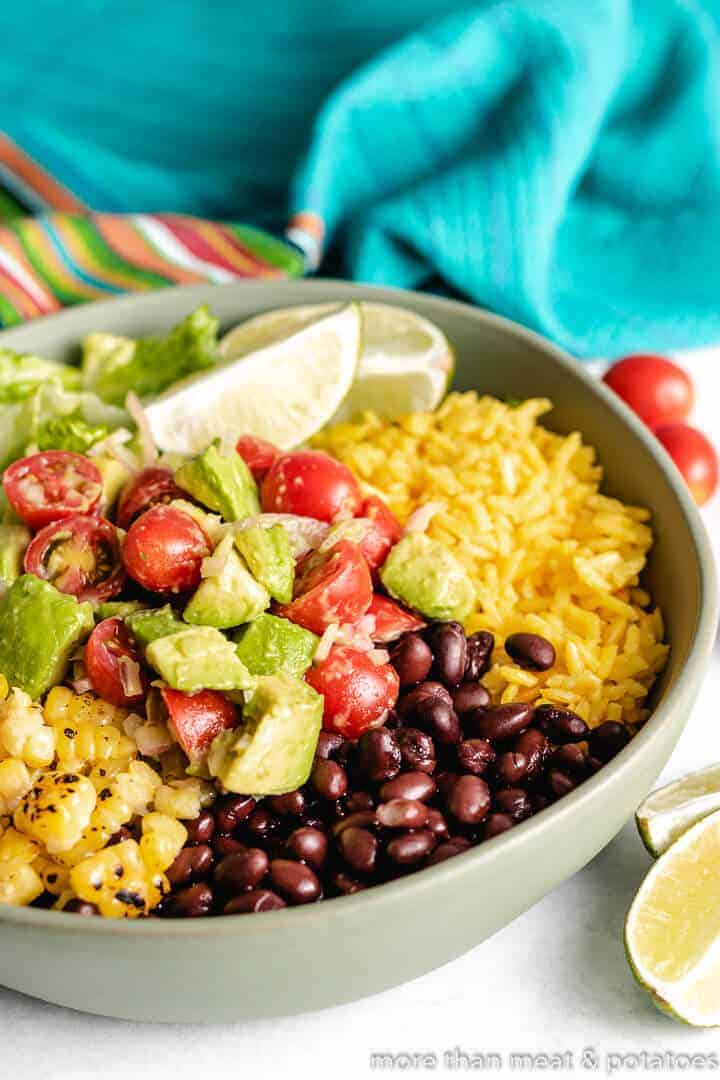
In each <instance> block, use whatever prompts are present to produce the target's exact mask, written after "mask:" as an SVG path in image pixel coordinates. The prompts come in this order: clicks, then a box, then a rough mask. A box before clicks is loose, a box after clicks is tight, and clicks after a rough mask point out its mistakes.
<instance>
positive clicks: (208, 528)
mask: <svg viewBox="0 0 720 1080" xmlns="http://www.w3.org/2000/svg"><path fill="white" fill-rule="evenodd" d="M170 506H172V507H173V509H175V510H181V511H182V513H183V514H187V515H188V517H191V518H193V520H194V521H197V523H198V525H200V527H201V528H203V529H204V530H205V532H206V533H207V535H208V537H209V539H210V540H211V541H212V543H213V545H215V544H219V543H220V541H221V540H222V538H223V536H225V534H226V533H227V530H228V527H227V525H225V524H223V522H222V520H221V519H220V518H219V517H218V515H217V514H208V513H207V512H206V511H205V510H203V509H202V508H201V507H199V506H196V505H195V503H191V502H188V501H187V499H173V500H172V501H171V503H170Z"/></svg>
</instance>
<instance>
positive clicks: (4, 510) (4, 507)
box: [0, 485, 22, 525]
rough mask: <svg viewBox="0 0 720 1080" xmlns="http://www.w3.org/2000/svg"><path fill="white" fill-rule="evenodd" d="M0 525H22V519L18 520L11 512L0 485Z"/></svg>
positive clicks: (3, 489) (13, 512) (12, 511)
mask: <svg viewBox="0 0 720 1080" xmlns="http://www.w3.org/2000/svg"><path fill="white" fill-rule="evenodd" d="M0 524H3V525H22V518H19V517H18V516H17V514H16V513H15V511H14V510H13V508H12V506H11V505H10V502H9V500H8V497H7V495H6V494H5V488H4V487H3V486H2V485H0Z"/></svg>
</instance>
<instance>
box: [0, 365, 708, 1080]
mask: <svg viewBox="0 0 720 1080" xmlns="http://www.w3.org/2000/svg"><path fill="white" fill-rule="evenodd" d="M683 363H685V364H686V366H687V367H688V368H689V369H690V370H691V371H692V373H693V375H694V376H695V378H696V381H697V387H698V397H699V399H700V404H699V406H698V408H697V410H696V413H695V417H694V420H695V422H696V423H698V425H699V426H702V427H704V428H705V430H706V431H708V432H709V433H711V434H712V436H713V437H714V440H715V443H716V445H718V446H720V410H718V401H720V350H705V352H704V354H694V355H693V356H692V357H684V358H683ZM713 414H714V415H713ZM705 518H706V521H707V524H708V527H709V529H710V532H711V535H713V534H714V536H716V537H719V538H720V498H716V499H714V500H713V502H712V503H711V504H710V506H709V507H707V508H706V510H705ZM719 702H720V648H718V649H717V650H716V655H715V657H714V660H713V665H712V668H711V670H710V673H709V675H708V678H707V681H706V683H705V685H704V687H703V689H702V692H701V695H700V699H699V701H698V704H697V707H696V708H695V711H694V713H693V716H692V719H691V721H690V723H689V724H688V726H687V728H686V730H685V733H684V735H683V737H682V739H681V740H680V743H679V744H678V747H677V749H676V751H675V753H674V754H673V757H672V760H671V762H670V764H669V765H668V768H667V770H666V773H665V778H666V779H670V778H672V777H675V776H678V775H681V774H682V773H683V772H686V771H688V770H690V769H693V768H698V767H700V766H702V765H705V764H708V763H709V762H710V761H712V760H713V759H718V758H720V738H719V736H720V708H719V707H718V703H719ZM649 862H650V859H649V856H648V855H647V853H646V852H645V850H644V848H643V846H642V844H641V843H640V840H639V839H638V837H637V835H636V833H635V829H634V827H633V826H632V825H628V826H626V828H625V829H624V830H623V831H622V832H621V833H620V835H619V836H618V837H617V838H616V839H615V840H614V841H613V842H612V843H611V844H610V845H609V846H608V847H607V848H606V849H605V851H604V852H602V853H601V854H600V855H598V856H597V858H596V859H594V860H593V862H592V863H590V864H589V865H588V866H587V867H586V868H585V869H584V870H582V871H581V872H580V873H578V874H576V875H575V877H574V878H572V879H571V880H570V881H568V882H566V883H565V884H564V885H562V886H560V887H559V888H557V889H556V890H555V891H554V892H553V893H551V894H550V895H548V896H546V897H545V898H544V899H543V900H542V901H541V902H540V903H539V904H536V906H535V907H534V908H532V909H531V910H530V911H528V912H527V913H526V914H525V915H523V916H521V917H520V918H519V919H517V920H516V921H515V922H514V923H512V924H511V925H510V926H508V927H506V928H505V929H504V930H502V931H500V932H499V933H498V934H496V935H495V937H493V938H491V939H490V940H489V941H486V942H485V943H484V944H483V945H480V946H479V947H478V948H476V949H475V950H473V952H471V953H469V954H468V955H466V956H465V957H463V958H461V959H460V960H457V961H455V962H453V963H452V964H449V965H447V966H446V967H444V968H442V969H440V970H438V971H435V972H434V973H432V974H430V975H427V976H425V977H423V978H421V979H418V980H416V981H415V982H412V983H409V984H407V985H405V986H403V987H400V988H398V989H396V990H392V991H388V992H386V993H384V994H381V995H378V996H377V997H374V998H370V999H367V1000H365V1001H362V1002H359V1003H356V1004H354V1005H347V1006H343V1007H341V1008H337V1009H330V1010H326V1011H324V1012H321V1013H314V1014H310V1015H305V1016H300V1017H294V1018H290V1019H284V1020H273V1021H260V1022H254V1023H241V1024H235V1025H228V1026H221V1027H215V1028H207V1027H200V1026H186V1027H183V1026H179V1025H177V1026H176V1025H173V1026H162V1025H143V1024H131V1023H126V1022H122V1021H112V1020H105V1019H100V1018H97V1017H92V1016H84V1015H82V1014H80V1013H74V1012H71V1011H69V1010H65V1009H59V1008H56V1007H54V1006H51V1005H45V1004H43V1003H41V1002H38V1001H34V1000H32V999H30V998H26V997H22V996H21V995H18V994H15V993H13V992H11V991H8V990H2V989H0V1080H61V1078H62V1080H86V1078H90V1077H92V1078H94V1080H96V1078H98V1077H100V1078H102V1080H116V1078H117V1080H120V1078H122V1080H128V1078H130V1080H136V1078H143V1080H144V1078H145V1077H153V1078H154V1080H165V1078H170V1077H172V1078H174V1080H185V1078H188V1080H198V1078H199V1077H203V1076H207V1077H215V1076H219V1077H225V1076H227V1077H237V1078H238V1080H245V1078H250V1077H252V1078H261V1080H262V1078H265V1077H275V1076H277V1077H282V1076H283V1075H285V1076H288V1078H289V1077H290V1075H291V1074H292V1076H293V1077H296V1076H310V1075H313V1076H316V1077H322V1078H325V1077H328V1078H329V1077H332V1078H333V1080H343V1078H347V1077H352V1078H354V1077H367V1076H372V1075H380V1074H382V1075H388V1073H390V1074H393V1075H395V1074H398V1075H400V1074H404V1075H412V1076H420V1075H435V1076H438V1075H441V1076H446V1075H453V1074H455V1075H468V1074H472V1075H478V1074H480V1075H485V1074H488V1073H489V1074H490V1075H520V1074H522V1073H524V1074H525V1075H537V1076H540V1075H546V1074H547V1072H548V1071H549V1070H548V1068H547V1065H546V1066H545V1068H543V1067H542V1065H543V1062H542V1060H541V1059H537V1060H536V1061H535V1063H534V1064H533V1066H532V1067H531V1068H528V1067H526V1068H525V1069H524V1070H519V1069H518V1068H517V1067H515V1068H514V1069H513V1067H512V1062H511V1058H510V1055H511V1054H512V1053H513V1052H515V1053H520V1052H523V1051H525V1052H530V1053H533V1054H540V1053H543V1052H544V1053H548V1054H549V1053H564V1054H565V1055H566V1056H565V1058H564V1059H562V1061H561V1064H562V1066H563V1067H562V1068H561V1069H559V1070H557V1071H556V1070H553V1073H554V1075H558V1073H559V1074H560V1075H567V1076H572V1075H585V1074H586V1073H588V1072H589V1073H590V1074H592V1073H593V1072H595V1073H596V1074H598V1075H602V1076H604V1075H609V1074H612V1075H615V1076H638V1075H651V1074H652V1075H658V1074H660V1075H663V1076H664V1075H675V1074H676V1073H685V1074H686V1075H687V1074H691V1075H695V1074H696V1072H706V1071H715V1070H717V1069H718V1068H719V1067H720V1033H718V1032H717V1031H715V1032H713V1031H697V1030H693V1029H689V1028H685V1027H683V1026H682V1025H680V1024H677V1023H674V1022H673V1021H671V1020H669V1019H667V1018H665V1017H664V1016H662V1015H661V1014H660V1013H659V1012H657V1011H656V1010H655V1009H654V1008H653V1007H652V1006H651V1005H650V1003H649V1001H648V1000H647V999H646V996H645V995H644V993H642V992H641V991H640V990H639V989H638V988H637V987H636V985H635V983H634V981H633V979H632V976H631V975H630V972H629V970H628V967H627V964H626V962H625V959H624V954H623V947H622V926H623V919H624V915H625V912H626V910H627V907H628V905H629V903H630V900H631V898H632V896H633V894H634V892H635V890H636V888H637V886H638V884H639V883H640V881H641V879H642V876H643V874H644V873H645V871H646V868H647V867H648V865H649ZM438 915H439V918H440V919H441V918H442V912H441V911H440V912H439V913H438ZM100 962H101V961H100ZM107 977H108V979H112V971H111V970H108V973H107ZM308 978H312V973H311V972H310V973H308ZM188 993H197V994H201V993H202V987H190V986H189V987H188ZM238 993H239V994H242V993H252V987H251V986H243V984H242V975H241V973H239V978H238ZM458 1049H459V1050H460V1052H461V1053H463V1052H464V1053H465V1054H466V1055H471V1056H470V1057H468V1058H462V1057H461V1056H460V1057H454V1055H455V1052H456V1050H458ZM448 1051H449V1052H450V1055H451V1063H450V1064H448V1062H447V1061H446V1060H445V1057H444V1055H445V1053H446V1052H448ZM584 1051H589V1053H588V1054H586V1056H585V1057H583V1052H584ZM382 1052H390V1053H394V1054H423V1053H428V1054H431V1055H435V1063H434V1065H433V1063H432V1058H430V1059H427V1060H426V1063H425V1065H424V1067H414V1068H400V1065H401V1064H402V1059H397V1060H398V1067H396V1068H395V1069H392V1070H388V1069H387V1068H386V1069H378V1068H377V1067H375V1068H373V1067H372V1061H371V1055H372V1054H373V1053H382ZM568 1053H570V1054H571V1055H572V1060H571V1059H570V1058H569V1057H568V1056H567V1055H568ZM482 1054H484V1055H489V1054H495V1055H498V1056H499V1058H500V1062H499V1063H498V1062H497V1061H496V1062H495V1063H494V1065H493V1062H492V1060H491V1059H485V1060H483V1059H482V1058H481V1057H477V1056H476V1057H475V1058H474V1059H473V1058H472V1055H482ZM643 1054H655V1055H659V1054H665V1055H676V1057H675V1059H673V1058H672V1056H666V1057H665V1058H664V1059H661V1060H660V1061H659V1062H658V1061H657V1060H656V1061H653V1060H652V1059H647V1058H646V1059H645V1060H643V1059H642V1055H643ZM624 1055H630V1056H629V1057H627V1056H624ZM638 1055H640V1057H638ZM677 1055H700V1057H696V1059H695V1061H694V1064H693V1066H692V1067H690V1068H689V1067H688V1065H687V1064H686V1063H684V1061H683V1059H682V1058H680V1059H678V1058H677ZM702 1055H705V1056H704V1057H703V1056H702ZM453 1062H454V1063H455V1067H451V1065H452V1063H453ZM595 1062H596V1063H597V1067H596V1068H595V1067H594V1063H595ZM683 1064H684V1067H683ZM483 1065H484V1066H485V1067H484V1068H483V1067H482V1066H483Z"/></svg>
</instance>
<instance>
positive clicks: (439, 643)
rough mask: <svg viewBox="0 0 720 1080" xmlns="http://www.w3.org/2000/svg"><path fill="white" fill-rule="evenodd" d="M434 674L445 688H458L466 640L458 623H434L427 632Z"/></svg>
mask: <svg viewBox="0 0 720 1080" xmlns="http://www.w3.org/2000/svg"><path fill="white" fill-rule="evenodd" d="M428 643H429V645H430V648H431V649H432V654H433V657H434V660H435V663H434V668H433V671H434V674H435V675H436V677H437V679H438V681H439V682H441V683H443V685H445V686H459V685H460V683H461V682H462V681H463V678H464V676H465V665H466V663H467V640H466V638H465V631H464V630H463V628H462V626H461V625H460V623H457V622H445V623H435V625H434V626H432V627H431V628H430V630H429V631H428Z"/></svg>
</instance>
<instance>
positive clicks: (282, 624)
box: [234, 614, 320, 678]
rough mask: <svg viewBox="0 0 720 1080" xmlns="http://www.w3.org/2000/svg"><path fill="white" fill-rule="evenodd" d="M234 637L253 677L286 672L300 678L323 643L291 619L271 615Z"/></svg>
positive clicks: (244, 627) (241, 656) (238, 651)
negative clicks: (319, 645) (319, 644)
mask: <svg viewBox="0 0 720 1080" xmlns="http://www.w3.org/2000/svg"><path fill="white" fill-rule="evenodd" d="M234 637H235V641H236V642H237V654H238V656H239V657H240V659H241V660H242V662H243V664H244V665H245V667H246V668H247V669H248V671H249V672H250V674H251V675H275V674H276V672H278V671H286V672H288V673H289V674H290V675H296V676H297V677H298V678H300V676H301V675H304V674H305V672H306V671H307V669H308V668H309V667H310V664H311V663H312V658H313V656H314V655H315V650H316V649H317V646H318V641H319V640H320V639H319V638H318V637H317V636H316V635H315V634H313V633H311V632H310V631H309V630H304V629H303V627H302V626H297V625H296V624H295V623H291V622H290V620H289V619H281V618H279V616H277V615H267V614H265V615H261V616H260V617H259V618H257V619H254V620H253V622H251V623H250V624H249V625H248V626H243V627H242V629H240V630H238V631H237V633H236V634H235V635H234Z"/></svg>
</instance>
